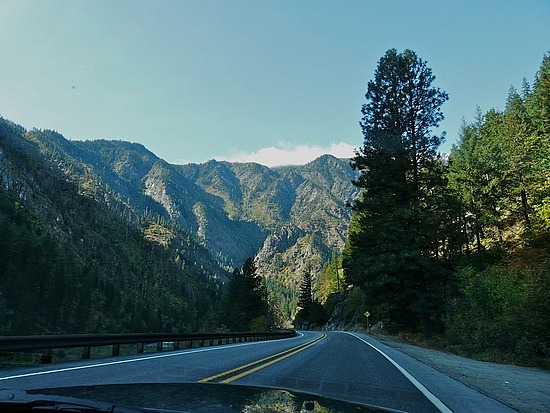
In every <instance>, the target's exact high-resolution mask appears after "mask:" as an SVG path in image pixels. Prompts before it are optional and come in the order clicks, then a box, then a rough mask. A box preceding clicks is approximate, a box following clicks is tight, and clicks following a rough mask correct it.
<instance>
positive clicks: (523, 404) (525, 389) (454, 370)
mask: <svg viewBox="0 0 550 413" xmlns="http://www.w3.org/2000/svg"><path fill="white" fill-rule="evenodd" d="M362 337H365V338H366V339H367V340H368V341H369V342H371V343H372V344H374V345H377V346H380V347H381V349H384V350H387V351H388V355H390V357H394V356H395V357H396V361H397V362H402V363H404V364H402V366H403V367H405V368H406V369H407V370H408V371H409V372H410V373H411V374H413V375H414V376H415V377H416V378H417V379H418V380H419V381H422V380H421V379H420V378H419V377H417V376H418V375H419V374H420V375H426V380H427V383H428V384H427V383H425V382H423V384H424V385H425V386H426V387H427V388H428V389H430V390H431V391H432V392H434V394H435V395H436V396H438V397H440V398H441V399H442V400H443V401H444V402H445V403H446V404H447V405H449V404H448V403H447V402H446V399H447V400H453V399H454V395H453V392H452V391H449V389H447V388H446V385H447V384H443V382H439V383H438V380H440V377H439V376H441V375H435V376H437V377H439V379H438V378H437V377H434V374H433V372H431V373H430V370H435V371H436V372H439V373H443V374H444V375H446V376H449V377H451V378H452V379H454V380H456V381H458V382H460V383H463V384H465V385H466V386H468V387H469V388H471V389H472V390H475V391H477V392H479V394H482V395H485V396H486V397H485V398H486V399H492V400H495V401H500V402H501V403H498V404H499V405H500V406H499V409H501V408H502V409H503V410H502V411H512V408H513V409H514V410H517V411H520V412H526V413H531V412H533V413H534V412H541V411H550V373H548V372H546V371H544V370H539V369H536V368H531V367H520V366H513V365H505V364H497V363H489V362H483V361H477V360H472V359H468V358H465V357H460V356H457V355H454V354H448V353H443V352H440V351H437V350H430V349H425V348H421V347H416V346H412V345H409V344H405V343H403V342H400V341H399V340H396V339H392V338H390V337H385V336H370V335H362ZM398 359H399V360H398ZM422 365H424V366H425V367H422ZM407 366H409V368H407ZM444 382H446V380H444ZM430 386H431V387H430ZM453 391H458V389H454V390H453ZM438 392H440V394H438ZM470 395H471V396H472V394H470ZM480 400H481V399H480ZM456 402H457V403H458V406H457V407H453V406H449V407H451V408H452V410H453V411H455V412H459V411H468V410H467V409H466V410H465V409H464V406H463V404H464V402H465V400H457V401H456ZM472 402H474V403H475V400H472ZM450 403H455V402H454V401H452V402H450ZM471 407H473V408H474V410H470V411H485V409H483V408H481V406H479V405H476V404H473V405H472V406H471ZM492 411H494V410H492ZM499 411H500V410H499Z"/></svg>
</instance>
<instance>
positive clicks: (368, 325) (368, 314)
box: [364, 311, 370, 334]
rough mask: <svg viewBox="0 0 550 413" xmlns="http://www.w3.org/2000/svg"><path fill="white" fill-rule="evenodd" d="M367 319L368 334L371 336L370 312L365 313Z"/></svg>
mask: <svg viewBox="0 0 550 413" xmlns="http://www.w3.org/2000/svg"><path fill="white" fill-rule="evenodd" d="M364 315H365V317H367V332H368V333H369V334H370V324H369V316H370V313H369V312H368V311H365V314H364Z"/></svg>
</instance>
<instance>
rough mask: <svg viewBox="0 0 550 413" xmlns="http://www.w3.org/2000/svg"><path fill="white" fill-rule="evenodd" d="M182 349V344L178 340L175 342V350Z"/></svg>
mask: <svg viewBox="0 0 550 413" xmlns="http://www.w3.org/2000/svg"><path fill="white" fill-rule="evenodd" d="M179 349H180V342H179V341H178V340H176V341H174V350H179Z"/></svg>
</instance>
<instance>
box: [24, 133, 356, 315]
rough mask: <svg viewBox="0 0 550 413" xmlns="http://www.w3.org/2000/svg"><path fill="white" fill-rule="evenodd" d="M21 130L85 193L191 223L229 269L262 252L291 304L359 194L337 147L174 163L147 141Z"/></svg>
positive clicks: (261, 265)
mask: <svg viewBox="0 0 550 413" xmlns="http://www.w3.org/2000/svg"><path fill="white" fill-rule="evenodd" d="M22 135H23V136H24V140H25V141H26V143H27V144H28V145H32V148H33V149H32V150H34V151H37V152H38V153H40V156H42V157H43V158H44V159H45V160H47V161H48V162H49V163H51V164H52V165H54V167H55V168H57V169H58V170H59V171H60V173H61V174H62V175H63V176H64V177H65V179H67V180H69V181H70V182H72V183H73V184H74V185H76V187H77V188H78V193H79V194H80V195H83V196H86V197H88V198H90V199H94V200H95V201H96V202H98V203H101V204H103V205H105V206H106V207H107V208H108V209H109V210H110V211H112V212H114V213H116V214H117V215H119V216H120V217H122V218H123V220H125V221H127V222H130V223H133V225H138V226H143V222H144V220H147V221H148V222H155V223H160V224H161V227H163V228H164V229H165V230H169V231H173V230H175V229H177V228H180V229H183V230H184V231H185V232H186V233H187V234H189V238H190V239H192V240H195V241H197V242H199V243H200V244H201V245H202V246H204V247H206V248H207V249H208V250H209V251H210V253H211V254H212V255H213V256H214V257H215V259H216V260H217V262H218V263H221V264H222V265H224V266H225V268H226V269H230V268H231V267H238V266H240V265H242V263H243V262H244V261H245V260H246V258H247V257H255V261H256V265H257V267H258V271H259V273H260V274H261V275H262V276H264V277H265V278H266V279H270V280H271V281H272V283H271V285H272V286H273V287H274V290H277V289H281V288H282V289H283V290H282V293H283V295H285V296H287V297H290V298H289V300H290V301H292V302H294V300H295V298H296V296H297V285H298V284H299V283H300V279H301V277H302V274H303V272H304V271H305V270H306V268H307V269H308V270H309V271H311V272H312V274H313V279H314V282H315V281H316V278H317V275H318V274H319V273H320V271H321V267H322V264H323V262H324V261H325V260H327V259H328V258H329V257H330V256H331V255H332V252H333V251H334V250H340V249H341V248H342V246H343V244H344V240H345V238H346V234H347V229H348V225H349V220H350V216H351V211H350V209H349V208H348V207H347V206H346V203H347V202H348V201H351V200H352V199H354V198H355V197H356V196H357V193H358V192H357V189H356V188H355V187H354V186H353V185H352V184H351V180H352V179H353V178H354V177H355V173H354V171H353V170H352V169H351V168H350V166H349V164H348V161H347V160H342V159H337V158H335V157H333V156H330V155H325V156H322V157H320V158H319V159H316V160H315V161H313V162H310V163H308V164H307V165H302V166H289V167H280V168H273V169H270V168H268V167H266V166H263V165H259V164H256V163H229V162H218V161H215V160H212V161H209V162H206V163H204V164H199V165H197V164H189V165H171V164H168V163H167V162H165V161H163V160H162V159H160V158H158V157H157V156H156V155H154V154H153V153H151V152H150V151H148V150H147V149H146V148H145V147H143V146H142V145H140V144H135V143H129V142H123V141H105V140H96V141H69V140H67V139H65V138H64V137H63V136H61V135H59V134H57V133H55V132H52V131H31V132H26V131H25V132H24V133H23V134H22ZM159 220H160V221H159ZM165 230H159V228H151V229H149V230H147V236H148V237H149V238H150V239H158V240H160V241H161V243H164V244H169V243H170V242H169V239H170V238H171V236H170V235H169V234H168V233H167V232H166V231H165ZM155 237H156V238H155ZM203 261H205V260H203ZM202 265H203V266H204V265H206V267H208V268H210V269H209V271H210V272H211V273H215V272H216V271H215V270H214V269H213V268H212V266H211V264H210V263H209V264H206V263H205V262H203V264H202ZM271 281H270V282H271ZM287 301H288V300H287ZM293 306H294V304H290V305H288V308H293Z"/></svg>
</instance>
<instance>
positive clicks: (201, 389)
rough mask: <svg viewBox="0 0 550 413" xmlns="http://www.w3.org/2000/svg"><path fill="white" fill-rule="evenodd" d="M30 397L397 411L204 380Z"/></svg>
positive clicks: (196, 407)
mask: <svg viewBox="0 0 550 413" xmlns="http://www.w3.org/2000/svg"><path fill="white" fill-rule="evenodd" d="M26 394H27V395H28V397H33V398H39V399H42V400H46V399H47V398H48V397H66V398H70V399H71V400H72V401H73V400H75V399H79V400H86V401H93V402H105V403H110V404H111V405H113V406H126V407H133V408H135V409H137V410H138V411H149V412H150V411H155V412H159V411H160V412H166V411H176V412H247V413H253V412H265V411H269V412H285V413H286V412H308V411H313V412H396V410H391V409H386V408H382V407H377V406H368V405H359V404H355V403H348V402H345V401H340V400H334V399H328V398H325V397H322V396H319V395H313V394H306V393H297V392H291V391H287V390H281V389H271V388H259V387H248V386H240V385H227V384H216V383H214V384H202V383H198V384H197V383H188V384H185V383H183V384H182V383H158V384H157V383H154V384H151V383H144V384H114V385H99V386H81V387H64V388H48V389H40V390H32V391H28V392H27V393H26Z"/></svg>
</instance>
